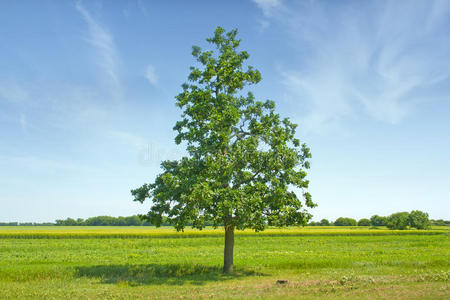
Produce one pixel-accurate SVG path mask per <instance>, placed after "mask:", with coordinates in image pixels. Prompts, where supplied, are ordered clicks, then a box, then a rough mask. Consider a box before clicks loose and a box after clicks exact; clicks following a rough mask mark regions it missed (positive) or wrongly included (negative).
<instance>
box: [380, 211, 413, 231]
mask: <svg viewBox="0 0 450 300" xmlns="http://www.w3.org/2000/svg"><path fill="white" fill-rule="evenodd" d="M408 225H409V213H408V212H398V213H395V214H392V215H390V216H389V217H388V220H387V224H386V226H387V227H388V228H389V229H400V230H403V229H406V228H408Z"/></svg>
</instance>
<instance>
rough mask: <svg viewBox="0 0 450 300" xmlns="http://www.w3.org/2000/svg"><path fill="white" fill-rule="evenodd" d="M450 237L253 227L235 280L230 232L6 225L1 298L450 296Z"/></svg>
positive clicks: (442, 231) (244, 235)
mask: <svg viewBox="0 0 450 300" xmlns="http://www.w3.org/2000/svg"><path fill="white" fill-rule="evenodd" d="M374 233H375V234H374ZM429 233H433V234H431V235H430V234H429ZM448 233H449V231H448V229H447V228H445V227H444V228H433V230H428V231H423V232H422V231H418V230H411V231H399V232H397V231H391V230H386V229H369V228H357V227H356V228H336V227H328V228H320V227H319V228H318V227H306V228H286V229H269V230H267V231H265V232H263V233H253V232H251V231H245V232H240V233H238V234H237V236H236V244H235V256H234V258H235V268H236V272H235V273H234V274H232V275H226V276H225V275H222V274H221V266H222V262H223V231H222V230H221V229H218V230H212V229H210V228H208V229H206V230H204V231H197V230H192V229H188V230H186V232H185V233H177V232H176V231H175V230H174V229H173V228H160V229H156V228H152V227H150V228H149V227H135V228H130V227H119V228H117V227H107V228H105V227H82V228H81V227H78V228H77V227H50V228H34V227H33V228H30V227H26V228H1V229H0V291H1V292H0V298H13V299H16V298H58V299H61V298H91V299H92V298H102V299H103V298H108V299H110V298H120V299H124V298H164V297H167V298H179V297H180V296H182V297H186V298H194V299H195V298H209V297H214V298H229V299H231V298H233V299H234V298H288V299H289V298H293V299H296V298H308V299H309V298H318V299H324V298H327V299H328V298H331V299H342V298H345V297H350V298H370V297H369V296H370V295H372V298H407V299H413V298H423V297H428V298H432V299H448V298H449V297H448V296H449V295H450V290H449V288H448V286H449V285H448V282H449V279H450V264H449V262H450V252H449V250H448V249H450V239H449V236H448ZM9 234H11V235H9ZM203 234H204V235H205V236H202V235H203ZM46 235H47V236H46ZM133 235H137V237H138V238H133ZM16 237H21V238H16ZM35 237H39V238H37V239H36V238H35ZM55 237H57V238H55ZM74 237H75V238H74ZM100 237H101V238H100ZM124 237H126V238H124ZM180 237H186V238H180ZM192 237H195V238H192ZM280 278H282V279H287V280H289V283H288V284H287V285H286V286H280V285H278V284H277V283H276V280H277V279H280ZM368 295H369V296H368Z"/></svg>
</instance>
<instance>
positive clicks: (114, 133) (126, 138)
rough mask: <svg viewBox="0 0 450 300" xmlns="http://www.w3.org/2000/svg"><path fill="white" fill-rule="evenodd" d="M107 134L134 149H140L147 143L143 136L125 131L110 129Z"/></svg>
mask: <svg viewBox="0 0 450 300" xmlns="http://www.w3.org/2000/svg"><path fill="white" fill-rule="evenodd" d="M108 136H110V137H112V138H114V139H117V140H119V141H120V142H122V143H124V144H126V145H128V146H130V147H132V148H136V149H140V148H142V147H144V146H145V145H146V144H147V142H146V140H145V139H144V138H143V137H140V136H138V135H136V134H133V133H130V132H126V131H120V130H111V131H109V132H108Z"/></svg>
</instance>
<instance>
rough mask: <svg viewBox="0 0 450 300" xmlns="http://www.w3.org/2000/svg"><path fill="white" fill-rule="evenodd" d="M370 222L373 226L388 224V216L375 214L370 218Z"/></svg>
mask: <svg viewBox="0 0 450 300" xmlns="http://www.w3.org/2000/svg"><path fill="white" fill-rule="evenodd" d="M370 223H371V224H372V226H386V225H387V218H386V217H380V216H379V215H373V216H372V217H371V218H370Z"/></svg>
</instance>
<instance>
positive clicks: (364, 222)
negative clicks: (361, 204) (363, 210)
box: [358, 219, 371, 226]
mask: <svg viewBox="0 0 450 300" xmlns="http://www.w3.org/2000/svg"><path fill="white" fill-rule="evenodd" d="M370 224H371V223H370V220H369V219H361V220H359V221H358V226H370Z"/></svg>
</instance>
